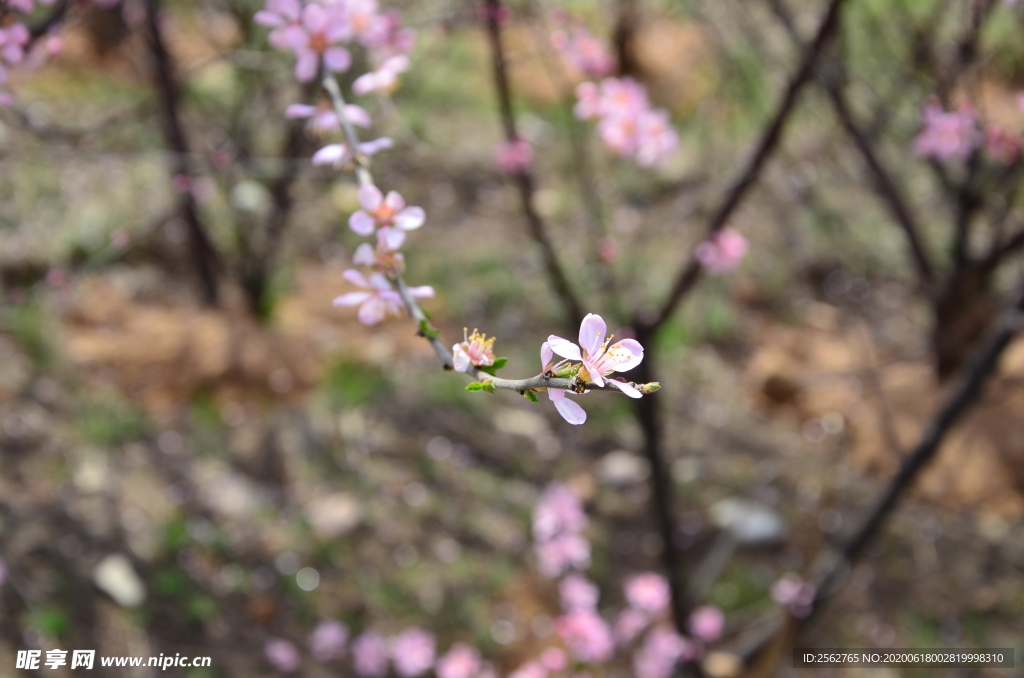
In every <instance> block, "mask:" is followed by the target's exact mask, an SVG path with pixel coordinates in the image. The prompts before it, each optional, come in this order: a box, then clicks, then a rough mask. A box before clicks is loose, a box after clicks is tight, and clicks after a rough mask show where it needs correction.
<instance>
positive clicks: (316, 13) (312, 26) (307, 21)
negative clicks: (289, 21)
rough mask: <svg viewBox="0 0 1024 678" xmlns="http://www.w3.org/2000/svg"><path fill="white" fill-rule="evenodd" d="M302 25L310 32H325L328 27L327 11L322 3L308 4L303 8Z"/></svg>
mask: <svg viewBox="0 0 1024 678" xmlns="http://www.w3.org/2000/svg"><path fill="white" fill-rule="evenodd" d="M302 25H303V26H305V27H306V29H307V30H308V31H309V32H310V33H323V30H324V29H325V28H326V27H327V11H326V10H325V9H324V8H323V7H321V6H320V5H316V4H310V5H306V6H305V7H303V8H302Z"/></svg>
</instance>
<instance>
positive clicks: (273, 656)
mask: <svg viewBox="0 0 1024 678" xmlns="http://www.w3.org/2000/svg"><path fill="white" fill-rule="evenodd" d="M263 654H264V656H265V657H266V658H267V661H269V662H270V663H271V664H273V665H274V668H275V669H277V670H278V671H283V672H284V673H295V672H296V671H298V670H299V667H300V666H301V665H302V657H300V656H299V650H298V648H296V647H295V645H294V644H293V643H292V642H290V641H287V640H283V639H281V638H271V639H270V640H268V641H267V644H266V645H264V646H263Z"/></svg>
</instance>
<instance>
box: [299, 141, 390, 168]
mask: <svg viewBox="0 0 1024 678" xmlns="http://www.w3.org/2000/svg"><path fill="white" fill-rule="evenodd" d="M393 145H394V142H392V141H391V139H390V138H389V137H380V138H378V139H374V140H373V141H364V142H362V143H361V144H359V153H360V154H361V155H364V156H366V157H372V156H374V155H376V154H377V153H379V152H380V151H383V150H384V149H385V148H391V147H392V146H393ZM310 160H311V162H312V163H313V164H314V165H317V166H320V165H331V166H333V167H335V168H342V167H345V166H346V165H348V164H350V163H351V162H352V161H353V157H352V153H351V151H350V150H349V147H348V144H328V145H327V146H324V147H323V148H321V149H320V150H319V151H317V152H316V153H314V154H313V157H312V158H311V159H310Z"/></svg>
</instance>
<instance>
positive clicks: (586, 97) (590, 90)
mask: <svg viewBox="0 0 1024 678" xmlns="http://www.w3.org/2000/svg"><path fill="white" fill-rule="evenodd" d="M572 110H573V113H574V114H575V115H576V117H577V118H579V119H580V120H591V119H592V118H596V117H598V116H599V115H601V113H602V112H603V111H604V103H603V102H602V100H601V88H600V87H599V86H598V85H597V83H594V82H590V81H587V82H581V83H580V84H578V85H576V105H575V106H573V109H572Z"/></svg>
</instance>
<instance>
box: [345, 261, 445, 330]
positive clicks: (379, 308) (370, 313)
mask: <svg viewBox="0 0 1024 678" xmlns="http://www.w3.org/2000/svg"><path fill="white" fill-rule="evenodd" d="M341 275H342V276H344V278H345V280H348V281H349V282H350V283H352V284H353V285H355V286H356V287H362V288H363V289H364V290H366V291H364V292H349V293H348V294H343V295H341V296H340V297H337V298H336V299H335V300H334V305H335V306H359V312H358V314H357V317H358V318H359V322H361V323H363V324H364V325H376V324H377V323H379V322H380V321H381V320H383V319H384V318H385V317H387V316H389V315H398V314H399V313H400V312H401V310H402V307H403V303H402V297H401V296H400V295H399V294H398V292H396V291H395V290H394V289H393V288H392V287H391V283H390V282H389V281H388V279H387V277H386V276H385V275H384V274H383V273H378V272H375V273H371V274H370V277H369V279H367V278H366V276H364V275H363V274H362V273H360V272H359V271H357V270H355V269H351V268H350V269H348V270H347V271H345V272H344V273H342V274H341ZM409 294H411V295H412V296H413V297H418V298H423V297H433V296H434V288H433V287H430V286H429V285H424V286H422V287H410V288H409Z"/></svg>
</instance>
